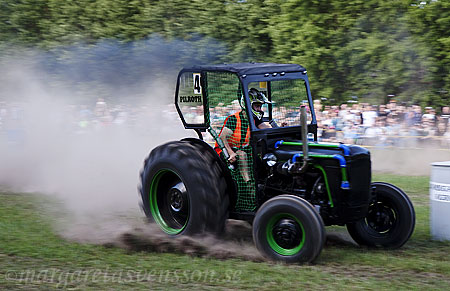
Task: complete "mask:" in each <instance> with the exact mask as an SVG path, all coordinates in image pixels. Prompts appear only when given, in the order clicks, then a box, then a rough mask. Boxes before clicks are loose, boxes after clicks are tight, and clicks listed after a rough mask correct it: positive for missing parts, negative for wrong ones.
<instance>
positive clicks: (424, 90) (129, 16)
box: [0, 0, 450, 106]
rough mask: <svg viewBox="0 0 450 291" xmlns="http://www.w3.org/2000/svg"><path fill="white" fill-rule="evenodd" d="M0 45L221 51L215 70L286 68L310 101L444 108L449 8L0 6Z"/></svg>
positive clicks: (216, 2)
mask: <svg viewBox="0 0 450 291" xmlns="http://www.w3.org/2000/svg"><path fill="white" fill-rule="evenodd" d="M0 8H1V9H0V40H1V42H3V43H7V44H16V45H17V44H19V45H23V46H31V47H40V48H44V49H52V48H54V47H59V46H67V45H72V44H76V43H80V42H82V43H89V44H96V43H98V42H99V41H100V40H103V39H116V40H119V41H121V42H132V41H135V40H143V39H147V38H150V37H151V36H153V35H155V34H157V35H160V36H162V37H163V38H165V39H168V40H175V39H181V40H194V41H197V42H199V48H198V49H199V50H200V51H201V53H203V54H207V53H205V51H207V50H208V49H209V47H208V44H209V42H202V41H201V37H207V38H214V39H216V40H218V41H221V42H223V43H224V44H226V45H227V46H228V54H227V55H226V56H225V57H224V58H223V57H220V58H218V60H217V61H227V62H240V61H264V62H274V61H277V62H294V63H299V64H301V65H303V66H305V67H306V68H307V69H308V71H309V76H310V80H311V83H312V86H311V87H312V93H313V95H314V96H315V97H316V98H317V97H327V98H329V99H334V101H335V102H345V101H346V100H348V98H349V97H350V96H358V97H359V100H360V101H369V102H374V103H381V102H386V101H387V96H388V95H395V96H396V97H395V98H396V99H398V100H400V101H406V102H409V103H421V104H422V105H430V104H432V105H435V106H438V105H444V104H448V102H449V98H450V93H449V92H450V29H449V27H450V2H449V1H442V0H429V1H419V0H399V1H380V0H366V1H364V0H349V1H337V0H334V1H319V0H246V1H244V0H192V1H182V0H171V1H162V0H152V1H144V0H118V1H107V0H74V1H59V0H36V1H32V2H29V1H12V0H0Z"/></svg>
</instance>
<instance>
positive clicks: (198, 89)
mask: <svg viewBox="0 0 450 291" xmlns="http://www.w3.org/2000/svg"><path fill="white" fill-rule="evenodd" d="M192 76H193V77H194V94H202V86H201V85H200V73H193V74H192Z"/></svg>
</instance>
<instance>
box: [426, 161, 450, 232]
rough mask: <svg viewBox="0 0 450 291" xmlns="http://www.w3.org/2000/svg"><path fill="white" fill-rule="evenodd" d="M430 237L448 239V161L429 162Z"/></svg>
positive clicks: (449, 184) (449, 177) (449, 166)
mask: <svg viewBox="0 0 450 291" xmlns="http://www.w3.org/2000/svg"><path fill="white" fill-rule="evenodd" d="M430 225H431V238H432V239H435V240H450V161H448V162H439V163H433V164H431V177H430Z"/></svg>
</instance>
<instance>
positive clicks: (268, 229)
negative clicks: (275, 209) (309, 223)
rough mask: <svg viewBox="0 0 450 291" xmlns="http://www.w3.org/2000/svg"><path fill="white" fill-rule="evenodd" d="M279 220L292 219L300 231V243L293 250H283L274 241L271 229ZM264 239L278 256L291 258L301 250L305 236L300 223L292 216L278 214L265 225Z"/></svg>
mask: <svg viewBox="0 0 450 291" xmlns="http://www.w3.org/2000/svg"><path fill="white" fill-rule="evenodd" d="M281 219H292V220H294V221H295V222H296V223H297V224H298V225H299V226H300V229H301V238H300V243H299V244H298V245H297V246H295V247H293V248H289V249H287V248H283V247H282V246H280V245H279V244H278V243H277V242H276V240H275V237H274V235H273V228H274V226H275V224H276V223H277V222H278V221H280V220H281ZM266 238H267V242H268V243H269V246H270V247H271V248H272V249H273V250H274V251H275V252H277V253H278V254H280V255H283V256H292V255H295V254H297V253H298V252H299V251H300V250H301V249H302V248H303V245H304V244H305V239H306V235H305V230H304V228H303V225H302V224H301V223H300V221H299V220H298V219H297V218H296V217H294V216H293V215H292V214H289V213H280V214H277V215H275V216H273V217H272V218H270V220H269V223H268V224H267V227H266Z"/></svg>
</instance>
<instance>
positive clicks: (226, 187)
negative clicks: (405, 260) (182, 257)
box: [140, 63, 415, 263]
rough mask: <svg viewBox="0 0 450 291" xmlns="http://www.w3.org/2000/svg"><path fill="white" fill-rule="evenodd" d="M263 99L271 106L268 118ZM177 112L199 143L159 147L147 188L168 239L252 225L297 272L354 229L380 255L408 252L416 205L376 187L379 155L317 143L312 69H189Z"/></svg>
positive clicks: (147, 169)
mask: <svg viewBox="0 0 450 291" xmlns="http://www.w3.org/2000/svg"><path fill="white" fill-rule="evenodd" d="M255 92H257V95H258V94H259V95H258V96H261V98H265V100H264V101H261V103H260V104H259V105H261V107H260V109H259V111H258V112H255V111H254V106H253V101H254V98H255ZM175 105H176V108H177V111H178V113H179V115H180V118H181V120H182V122H183V124H184V127H185V128H186V129H193V130H195V131H196V132H197V134H198V138H186V139H183V140H181V141H173V142H168V143H166V144H163V145H160V146H158V147H156V148H155V149H153V150H152V151H151V153H150V155H149V156H148V158H147V159H146V160H145V162H144V167H143V170H142V172H141V183H142V185H141V187H140V192H141V196H142V208H143V210H144V212H145V214H146V216H147V217H148V218H150V219H151V220H153V221H155V222H156V223H157V224H158V225H159V226H160V227H161V229H162V230H163V231H164V232H166V233H167V234H169V235H172V236H178V235H197V234H201V233H204V232H208V233H212V234H216V235H220V234H221V233H222V232H223V231H224V227H225V222H226V220H227V219H238V220H246V221H248V222H250V223H251V224H252V227H253V239H254V242H255V245H256V247H257V248H258V250H259V251H260V252H261V253H262V254H263V255H264V256H266V257H268V258H270V259H273V260H277V261H283V262H288V263H294V262H300V263H301V262H311V261H314V260H315V259H316V258H317V257H318V255H319V254H320V252H321V250H322V248H323V245H324V242H325V238H326V236H325V228H324V226H325V225H346V226H347V229H348V232H349V233H350V235H351V237H352V238H353V239H354V240H355V241H356V242H357V243H358V244H360V245H364V246H369V247H384V248H398V247H401V246H402V245H403V244H404V243H405V242H406V241H407V240H408V239H409V238H410V236H411V234H412V232H413V230H414V225H415V213H414V208H413V205H412V203H411V201H410V200H409V198H408V197H407V195H406V194H405V193H404V192H403V191H402V190H400V189H399V188H397V187H395V186H393V185H391V184H387V183H382V182H372V181H371V161H370V153H369V151H368V150H367V149H365V148H362V147H359V146H355V145H345V144H331V143H319V142H317V121H316V116H315V112H314V107H313V100H312V97H311V92H310V87H309V82H308V77H307V74H306V70H305V68H303V67H302V66H300V65H295V64H272V63H239V64H224V65H210V66H194V67H190V68H184V69H183V70H181V71H180V73H179V75H178V80H177V87H176V93H175ZM255 113H256V115H255ZM257 114H259V116H257ZM230 155H233V157H232V158H231V157H230ZM232 160H235V161H234V162H231V161H232Z"/></svg>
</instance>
